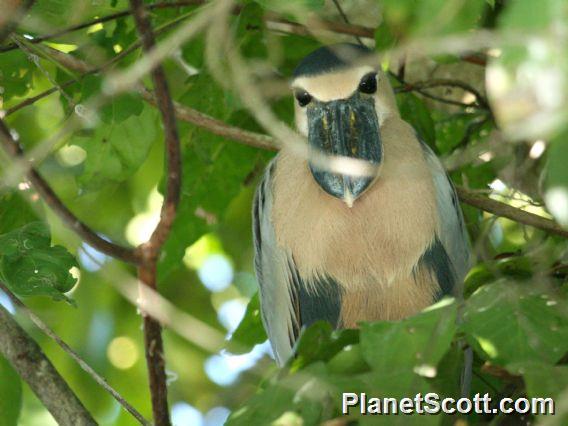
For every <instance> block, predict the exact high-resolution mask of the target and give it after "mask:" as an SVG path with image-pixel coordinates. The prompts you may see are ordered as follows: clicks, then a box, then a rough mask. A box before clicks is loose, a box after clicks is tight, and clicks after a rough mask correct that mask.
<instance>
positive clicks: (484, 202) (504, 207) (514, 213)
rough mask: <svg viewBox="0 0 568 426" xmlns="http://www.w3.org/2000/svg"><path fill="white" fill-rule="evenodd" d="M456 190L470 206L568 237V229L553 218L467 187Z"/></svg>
mask: <svg viewBox="0 0 568 426" xmlns="http://www.w3.org/2000/svg"><path fill="white" fill-rule="evenodd" d="M456 190H457V193H458V196H459V198H460V200H461V201H463V202H464V203H466V204H469V205H470V206H473V207H477V208H478V209H481V210H484V211H486V212H488V213H491V214H494V215H496V216H500V217H506V218H508V219H511V220H514V221H515V222H519V223H523V224H525V225H529V226H532V227H534V228H538V229H542V230H543V231H546V232H549V233H551V234H555V235H559V236H561V237H564V238H568V230H566V229H564V228H562V227H561V226H560V225H559V224H557V223H556V222H554V221H553V220H550V219H547V218H544V217H542V216H538V215H536V214H533V213H529V212H527V211H524V210H521V209H517V208H515V207H513V206H510V205H509V204H505V203H502V202H500V201H496V200H493V199H491V198H488V197H485V196H483V195H480V194H477V193H475V192H473V191H470V190H467V189H465V188H461V187H457V188H456Z"/></svg>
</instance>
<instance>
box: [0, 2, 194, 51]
mask: <svg viewBox="0 0 568 426" xmlns="http://www.w3.org/2000/svg"><path fill="white" fill-rule="evenodd" d="M204 3H205V0H186V1H175V2H164V3H154V4H148V5H146V6H145V8H146V9H147V10H155V9H168V8H175V7H185V6H200V5H202V4H204ZM131 13H132V11H131V10H130V9H126V10H122V11H120V12H116V13H112V14H110V15H106V16H101V17H99V18H95V19H91V20H89V21H87V22H82V23H80V24H77V25H72V26H70V27H67V28H64V29H62V30H59V31H56V32H53V33H50V34H45V35H41V36H38V37H34V38H33V39H31V40H29V42H30V43H33V44H37V43H41V42H44V41H47V40H51V39H54V38H57V37H61V36H63V35H66V34H70V33H72V32H75V31H79V30H82V29H85V28H89V27H91V26H93V25H96V24H104V23H105V22H109V21H114V20H116V19H120V18H124V17H125V16H129V15H130V14H131ZM17 48H18V46H17V45H16V44H15V43H11V44H7V45H6V46H0V52H8V51H10V50H14V49H17Z"/></svg>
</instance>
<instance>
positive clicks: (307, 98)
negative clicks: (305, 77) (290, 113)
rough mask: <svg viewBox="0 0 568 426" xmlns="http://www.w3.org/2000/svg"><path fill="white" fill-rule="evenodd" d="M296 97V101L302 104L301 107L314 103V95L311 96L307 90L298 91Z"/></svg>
mask: <svg viewBox="0 0 568 426" xmlns="http://www.w3.org/2000/svg"><path fill="white" fill-rule="evenodd" d="M294 96H296V99H297V100H298V104H300V106H301V107H305V106H306V105H307V104H309V103H310V102H311V101H312V95H310V94H309V93H308V92H306V91H305V90H303V91H297V92H296V93H295V94H294Z"/></svg>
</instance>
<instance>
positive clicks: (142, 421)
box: [0, 282, 150, 426]
mask: <svg viewBox="0 0 568 426" xmlns="http://www.w3.org/2000/svg"><path fill="white" fill-rule="evenodd" d="M0 290H2V291H3V292H4V293H5V294H6V295H7V296H8V297H9V298H10V300H11V302H12V303H13V304H14V305H16V306H17V307H18V310H19V311H21V312H23V313H24V314H25V315H26V316H27V317H28V318H29V319H30V320H31V321H32V322H33V323H34V324H35V325H36V327H37V328H39V329H40V330H41V331H43V333H44V334H45V335H46V336H47V337H49V338H50V339H52V340H53V341H54V342H55V343H57V344H58V345H59V347H60V348H61V349H62V350H63V351H64V352H65V353H67V354H68V355H69V356H70V357H71V358H72V359H73V360H74V361H75V362H76V363H77V364H78V365H79V367H81V368H82V369H83V370H84V371H85V372H86V373H87V374H89V375H90V376H91V377H92V378H93V380H94V381H95V382H96V383H97V384H98V385H100V386H101V387H102V388H103V389H104V390H106V391H107V392H108V393H109V394H110V395H112V397H113V398H114V399H116V401H117V402H118V403H119V404H120V405H122V406H123V407H124V409H125V410H126V411H128V412H129V413H130V414H132V416H134V418H135V419H136V420H138V421H139V422H140V424H142V425H145V426H150V422H148V421H147V420H146V419H145V418H144V416H142V414H140V413H139V412H138V411H137V410H136V409H135V408H134V407H133V406H132V405H130V404H129V403H128V401H126V400H125V399H124V398H123V397H122V396H121V395H120V394H119V393H118V392H117V391H116V390H115V389H114V388H113V387H112V386H110V385H109V384H108V382H107V381H106V380H105V379H104V378H103V377H101V376H100V375H99V374H98V373H97V372H96V371H95V370H93V368H92V367H91V366H90V365H89V364H87V363H86V362H85V361H84V360H83V359H82V358H81V357H80V356H79V355H78V354H77V353H76V352H75V351H74V350H73V349H71V347H70V346H69V345H68V344H67V343H65V342H64V341H63V340H62V339H61V338H60V337H59V336H58V335H57V334H56V333H55V332H54V331H53V330H52V329H51V328H49V327H48V326H47V324H45V323H44V322H43V321H42V320H41V319H40V318H39V317H38V316H37V315H35V314H34V313H33V312H32V311H31V310H30V309H29V308H28V307H27V306H26V305H24V303H23V302H22V301H21V300H20V299H18V298H17V297H16V295H15V294H14V293H12V291H10V289H9V288H8V287H6V285H4V283H2V282H0Z"/></svg>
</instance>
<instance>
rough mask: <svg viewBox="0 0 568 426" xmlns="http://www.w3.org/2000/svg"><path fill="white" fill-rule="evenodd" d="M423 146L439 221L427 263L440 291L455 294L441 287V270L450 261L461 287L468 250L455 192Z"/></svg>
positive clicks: (468, 264) (467, 264)
mask: <svg viewBox="0 0 568 426" xmlns="http://www.w3.org/2000/svg"><path fill="white" fill-rule="evenodd" d="M421 142H422V141H421ZM422 147H423V149H424V155H425V157H426V161H427V162H428V167H429V168H430V171H431V172H432V176H433V180H434V187H435V189H436V201H437V205H438V215H439V218H440V221H439V225H438V232H437V234H438V235H437V238H436V239H435V241H434V243H433V244H432V246H431V247H430V248H429V249H428V251H427V252H426V253H425V256H429V257H430V263H431V264H432V265H433V267H434V270H435V272H436V274H437V275H438V281H439V282H440V286H441V287H442V291H443V292H444V293H445V294H448V293H452V292H454V291H448V290H450V289H447V288H444V283H443V282H442V280H441V278H443V275H444V274H445V275H447V273H446V272H444V270H443V269H444V263H447V261H448V260H449V262H451V266H452V268H453V273H454V274H455V282H456V283H457V284H458V285H461V283H462V282H463V279H464V278H465V275H466V274H467V272H468V270H469V268H470V259H471V247H470V244H469V237H468V234H467V230H466V228H465V223H464V219H463V215H462V211H461V208H460V205H459V200H458V196H457V193H456V190H455V188H454V186H453V184H452V182H451V180H450V178H449V176H448V175H447V173H446V171H445V170H444V167H443V166H442V164H441V163H440V160H438V157H437V156H436V154H434V152H433V151H432V149H430V147H429V146H428V145H426V143H424V142H422ZM428 252H430V253H428ZM446 259H447V260H446ZM446 267H447V265H446Z"/></svg>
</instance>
